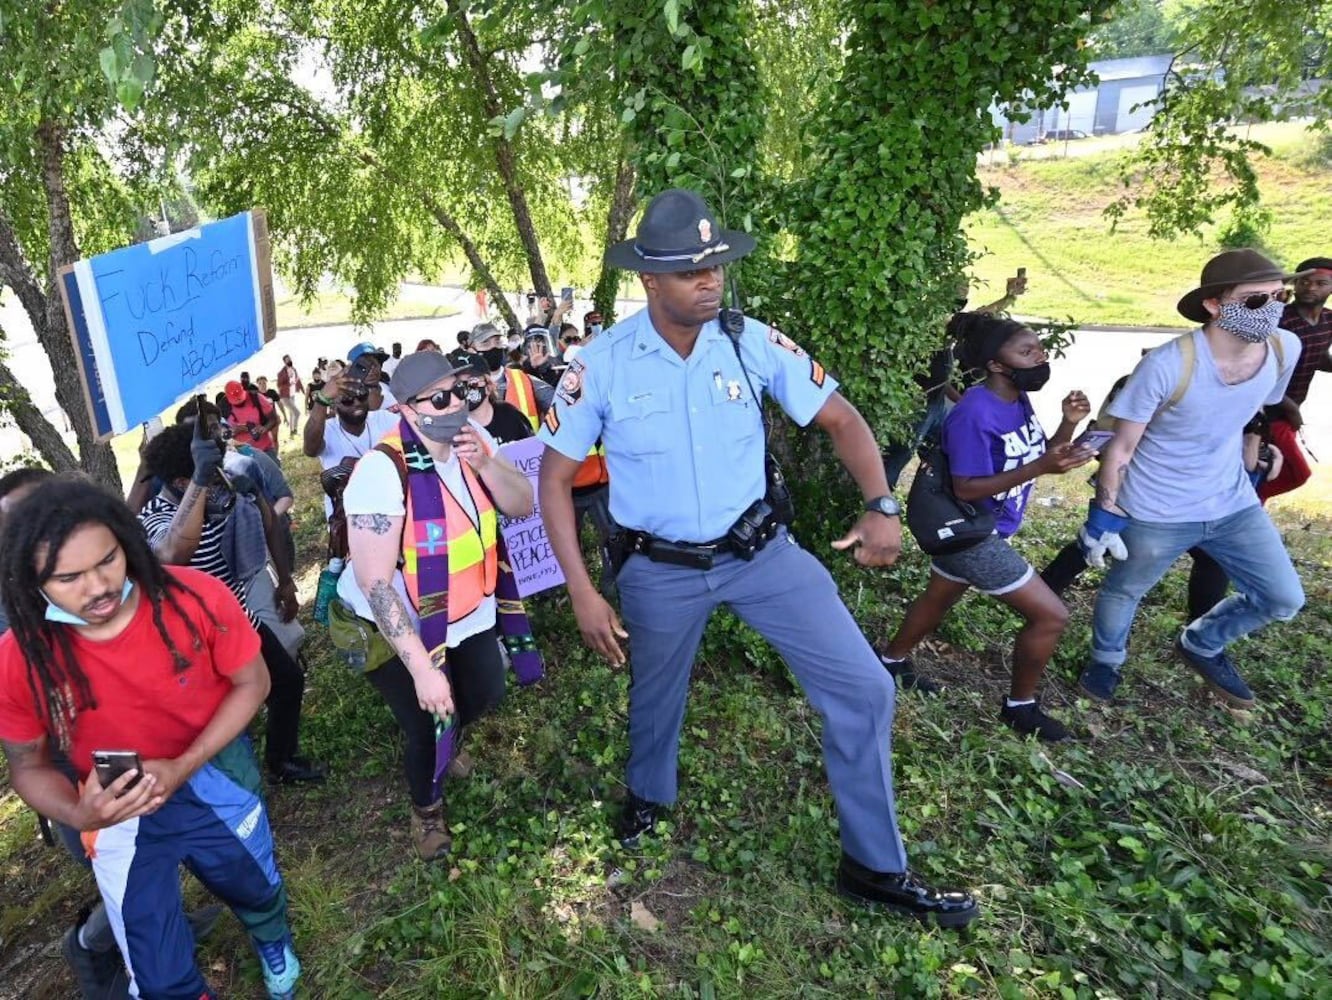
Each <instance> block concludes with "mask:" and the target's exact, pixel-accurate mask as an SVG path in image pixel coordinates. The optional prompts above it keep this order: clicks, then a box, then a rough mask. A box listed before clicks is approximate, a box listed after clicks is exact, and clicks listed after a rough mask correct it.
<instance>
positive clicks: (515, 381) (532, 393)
mask: <svg viewBox="0 0 1332 1000" xmlns="http://www.w3.org/2000/svg"><path fill="white" fill-rule="evenodd" d="M505 376H506V377H505V380H504V402H506V403H508V404H509V405H510V406H516V407H518V409H519V410H520V411H521V412H522V414H523V416H525V417H526V418H527V422H528V423H529V424H531V425H532V430H534V431H535V430H536V429H537V426H538V421H539V420H540V419H541V418H540V415H539V414H538V413H537V400H536V388H535V387H534V386H533V385H532V376H531V375H529V374H527V372H525V371H523V370H522V369H521V368H508V369H505Z"/></svg>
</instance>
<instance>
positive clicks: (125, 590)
mask: <svg viewBox="0 0 1332 1000" xmlns="http://www.w3.org/2000/svg"><path fill="white" fill-rule="evenodd" d="M133 592H134V581H133V580H131V579H130V578H129V577H125V585H124V586H123V587H121V588H120V603H121V604H124V603H125V602H126V601H128V600H129V596H130V594H132V593H133ZM42 597H44V598H46V620H47V621H48V622H56V623H57V624H59V625H89V624H91V622H86V621H84V620H83V619H82V618H80V617H79V616H78V615H76V614H71V613H70V612H68V611H66V610H65V609H64V608H62V607H58V606H57V605H55V604H53V603H51V598H49V597H46V591H44V590H43V591H42Z"/></svg>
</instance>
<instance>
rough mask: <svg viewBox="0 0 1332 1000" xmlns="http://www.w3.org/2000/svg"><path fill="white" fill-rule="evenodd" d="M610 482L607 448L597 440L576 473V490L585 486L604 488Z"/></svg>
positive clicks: (574, 483) (574, 482)
mask: <svg viewBox="0 0 1332 1000" xmlns="http://www.w3.org/2000/svg"><path fill="white" fill-rule="evenodd" d="M609 482H610V472H609V471H608V470H607V468H606V446H605V445H603V444H602V443H601V439H600V438H598V439H597V443H596V444H594V445H593V446H592V447H591V448H590V449H589V450H588V453H587V458H585V459H583V464H582V465H580V466H579V467H578V471H577V472H575V473H574V481H573V485H574V489H581V488H582V487H585V486H602V485H604V484H606V483H609Z"/></svg>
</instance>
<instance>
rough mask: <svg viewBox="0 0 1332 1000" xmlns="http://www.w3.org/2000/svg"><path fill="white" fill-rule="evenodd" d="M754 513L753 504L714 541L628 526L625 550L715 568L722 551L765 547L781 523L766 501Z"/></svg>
mask: <svg viewBox="0 0 1332 1000" xmlns="http://www.w3.org/2000/svg"><path fill="white" fill-rule="evenodd" d="M760 503H761V501H760ZM754 513H755V511H754V508H752V507H751V509H750V510H748V511H746V512H745V514H742V515H741V517H740V519H739V520H738V521H736V523H735V525H733V526H732V528H731V530H730V531H729V532H727V533H726V534H724V535H722V536H721V537H720V538H714V539H712V541H710V542H673V541H670V540H668V539H665V538H657V537H656V536H655V535H649V534H648V533H647V532H646V531H635V530H633V529H630V528H626V529H624V541H623V545H624V552H625V553H626V556H628V555H634V554H637V555H642V556H647V557H648V558H649V559H650V560H652V561H653V562H658V563H670V564H671V565H673V566H688V567H690V568H691V569H712V566H713V563H714V562H715V560H716V558H717V556H719V555H736V556H739V557H740V558H741V559H753V558H754V553H755V552H757V551H759V550H760V549H762V548H763V546H764V545H766V544H767V543H768V540H769V539H771V538H772V537H773V536H774V535H775V534H777V529H778V528H780V527H781V525H780V523H779V522H778V521H777V519H776V518H775V517H773V516H772V512H771V510H770V509H769V508H768V507H767V505H766V504H764V505H763V508H762V510H761V511H760V512H758V514H759V516H758V517H754V516H753V515H754Z"/></svg>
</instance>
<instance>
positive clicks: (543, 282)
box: [448, 0, 554, 300]
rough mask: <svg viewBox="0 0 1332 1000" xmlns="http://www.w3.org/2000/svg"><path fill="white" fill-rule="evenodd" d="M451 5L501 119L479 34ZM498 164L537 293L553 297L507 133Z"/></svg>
mask: <svg viewBox="0 0 1332 1000" xmlns="http://www.w3.org/2000/svg"><path fill="white" fill-rule="evenodd" d="M448 7H449V13H451V14H452V15H453V18H454V20H455V21H456V22H457V27H458V38H459V39H460V40H461V41H462V50H463V51H462V54H463V59H464V61H465V62H466V63H467V65H468V67H469V68H470V69H471V71H472V73H473V74H474V75H475V76H476V81H477V83H478V84H479V85H480V87H481V100H482V103H483V106H484V107H485V110H486V116H487V117H488V118H499V117H501V116H502V115H503V114H504V106H503V105H502V104H501V103H500V99H499V95H498V94H497V93H496V92H495V84H494V83H493V81H492V80H491V79H490V67H489V66H488V65H487V63H486V57H485V54H484V53H482V51H481V45H480V43H479V42H478V41H477V39H476V33H475V32H474V31H472V23H471V21H469V20H468V18H467V11H466V9H465V7H464V6H463V5H462V4H461V3H459V2H458V0H449V4H448ZM495 163H496V165H497V166H498V167H499V175H500V180H501V181H502V182H503V183H504V193H505V194H506V195H507V196H508V199H509V208H510V210H511V211H512V212H513V224H514V226H516V227H517V229H518V238H519V239H520V240H522V244H523V252H524V253H525V254H526V255H527V269H528V271H529V272H531V275H532V289H533V291H535V292H536V293H537V295H544V296H545V297H546V298H549V299H552V300H553V299H554V296H553V295H552V294H551V289H550V278H549V277H548V276H547V275H546V262H545V260H544V259H543V258H542V256H541V244H540V242H538V240H537V236H536V227H535V226H533V225H532V213H531V212H530V211H529V210H528V207H527V195H526V194H524V193H523V186H522V184H520V183H519V181H518V160H517V157H516V156H515V155H514V151H513V143H511V142H509V140H508V139H506V138H504V134H503V133H501V134H500V135H499V136H498V137H497V138H496V139H495Z"/></svg>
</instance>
